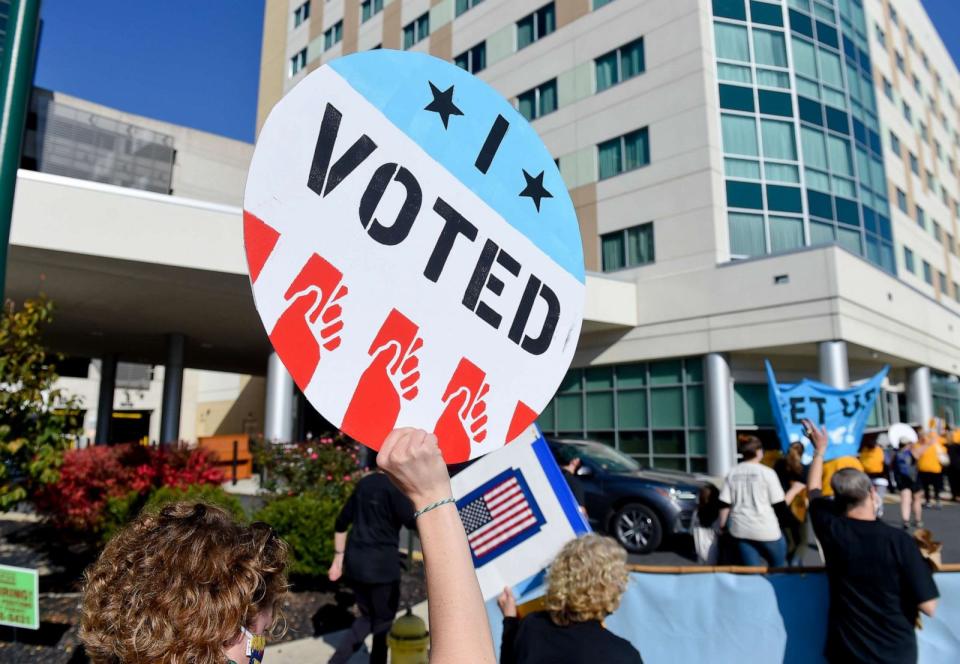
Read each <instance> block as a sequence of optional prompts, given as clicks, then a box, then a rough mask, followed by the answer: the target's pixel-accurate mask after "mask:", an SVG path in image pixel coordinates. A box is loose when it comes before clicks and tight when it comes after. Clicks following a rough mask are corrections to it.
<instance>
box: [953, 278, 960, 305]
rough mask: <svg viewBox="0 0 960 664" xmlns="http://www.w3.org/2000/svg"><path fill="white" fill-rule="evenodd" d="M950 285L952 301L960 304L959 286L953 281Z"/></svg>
mask: <svg viewBox="0 0 960 664" xmlns="http://www.w3.org/2000/svg"><path fill="white" fill-rule="evenodd" d="M952 285H953V299H954V301H955V302H960V284H958V283H957V282H956V281H954V282H953V284H952Z"/></svg>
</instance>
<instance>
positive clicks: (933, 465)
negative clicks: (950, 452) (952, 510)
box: [917, 433, 947, 510]
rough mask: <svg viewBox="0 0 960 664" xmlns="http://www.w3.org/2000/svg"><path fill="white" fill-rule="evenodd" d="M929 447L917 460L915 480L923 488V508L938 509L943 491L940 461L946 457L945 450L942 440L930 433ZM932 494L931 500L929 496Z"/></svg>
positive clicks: (941, 464)
mask: <svg viewBox="0 0 960 664" xmlns="http://www.w3.org/2000/svg"><path fill="white" fill-rule="evenodd" d="M930 437H931V439H932V443H931V445H929V446H928V447H927V448H926V449H925V450H924V451H923V454H921V455H920V457H919V458H918V459H917V471H918V473H917V479H918V480H919V482H920V486H922V487H923V506H924V507H933V509H935V510H938V509H940V492H941V491H943V463H942V461H941V459H943V458H944V457H946V455H947V449H946V448H945V447H944V445H943V439H942V438H941V437H940V436H939V435H937V434H936V433H931V434H930ZM931 493H932V494H933V499H932V500H931V498H930V494H931Z"/></svg>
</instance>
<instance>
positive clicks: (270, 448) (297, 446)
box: [254, 435, 359, 500]
mask: <svg viewBox="0 0 960 664" xmlns="http://www.w3.org/2000/svg"><path fill="white" fill-rule="evenodd" d="M358 451H359V448H358V446H357V443H354V442H353V441H351V440H350V439H349V438H346V437H345V436H342V435H338V436H335V437H323V438H318V439H314V440H312V441H307V442H303V443H287V444H273V443H260V444H259V445H258V446H257V449H256V450H255V452H254V455H255V458H256V460H257V463H258V464H259V466H260V467H261V469H262V470H263V471H264V475H265V479H264V482H263V484H262V488H263V489H264V491H266V492H267V494H268V495H270V496H272V497H279V496H294V495H300V494H304V493H313V494H315V495H317V496H329V497H330V498H332V499H334V500H345V499H346V497H347V496H349V495H350V491H352V490H353V485H354V484H355V483H356V480H357V479H359V477H358V476H357V473H358V470H359V462H358V460H357V455H358Z"/></svg>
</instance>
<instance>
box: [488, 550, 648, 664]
mask: <svg viewBox="0 0 960 664" xmlns="http://www.w3.org/2000/svg"><path fill="white" fill-rule="evenodd" d="M627 579H628V575H627V554H626V552H624V550H623V548H622V547H621V546H620V545H619V544H617V543H616V542H615V541H614V540H612V539H610V538H609V537H601V536H600V535H593V534H591V535H584V536H583V537H581V538H579V539H575V540H573V541H571V542H567V544H566V546H564V547H563V549H561V550H560V553H559V554H557V557H556V558H555V559H554V561H553V564H552V565H550V570H549V572H548V574H547V594H546V597H545V598H544V605H545V609H546V610H545V611H542V612H538V613H532V614H530V615H528V616H527V617H525V618H524V619H523V620H520V619H518V618H517V603H516V600H515V599H514V597H513V593H511V592H510V589H509V588H504V589H503V593H501V594H500V597H499V598H498V599H497V603H498V604H499V605H500V610H501V611H502V612H503V641H502V644H501V646H500V664H547V663H548V662H549V663H550V664H579V663H581V662H590V661H596V662H603V663H604V664H642V662H643V660H641V659H640V653H639V652H637V650H636V648H634V647H633V645H631V644H630V642H629V641H627V640H626V639H622V638H620V637H619V636H617V635H616V634H613V633H612V632H608V631H607V630H606V629H605V628H604V627H603V624H602V621H603V619H604V618H606V617H607V616H608V615H610V614H611V613H613V612H614V611H616V609H617V607H618V606H619V605H620V597H621V596H622V595H623V592H624V591H625V590H626V589H627Z"/></svg>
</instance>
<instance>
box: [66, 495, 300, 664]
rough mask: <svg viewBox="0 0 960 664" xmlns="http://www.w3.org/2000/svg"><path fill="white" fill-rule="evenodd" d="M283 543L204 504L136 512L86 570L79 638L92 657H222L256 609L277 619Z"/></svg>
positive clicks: (216, 661) (133, 661)
mask: <svg viewBox="0 0 960 664" xmlns="http://www.w3.org/2000/svg"><path fill="white" fill-rule="evenodd" d="M287 560H288V551H287V545H286V544H285V543H284V542H283V540H281V539H279V538H278V537H277V536H276V535H274V534H273V530H272V529H271V528H270V527H269V526H268V525H266V524H264V523H254V524H251V525H249V526H247V525H241V524H238V523H237V522H236V521H234V520H233V518H232V517H231V516H230V515H229V514H228V513H227V512H226V511H224V510H223V509H221V508H219V507H215V506H213V505H207V504H205V503H173V504H171V505H168V506H166V507H164V508H163V509H162V510H160V512H158V513H152V514H141V515H140V517H138V518H137V519H136V520H134V521H133V522H132V523H131V524H129V525H128V526H127V527H126V528H124V529H123V530H122V531H121V532H119V533H118V534H117V535H116V536H115V537H114V538H113V539H112V540H111V541H110V543H109V544H107V546H106V548H105V549H104V550H103V553H102V554H100V558H99V559H98V560H97V561H96V562H95V563H94V564H93V565H91V566H90V567H89V568H88V569H87V571H86V573H85V575H84V576H85V583H84V590H83V602H82V607H81V622H80V640H81V641H82V642H83V644H84V646H85V647H86V651H87V655H88V656H89V657H90V659H91V660H92V661H93V662H95V663H96V664H147V662H150V663H151V664H152V663H154V662H160V663H162V664H222V663H223V662H226V661H227V660H226V657H225V655H224V646H225V645H226V644H227V643H228V642H230V641H231V640H233V639H234V638H236V636H237V634H238V632H239V630H240V627H241V626H244V627H247V628H248V629H249V628H251V627H253V625H254V623H255V622H256V619H257V616H258V615H259V614H260V613H261V612H262V611H264V610H266V611H269V612H271V614H272V616H273V623H272V625H271V627H270V630H271V631H276V630H277V628H278V626H279V625H280V624H281V622H282V619H283V616H282V613H281V610H280V609H281V606H282V600H283V597H284V595H285V594H286V592H287V582H286V575H285V570H286V567H287Z"/></svg>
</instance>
